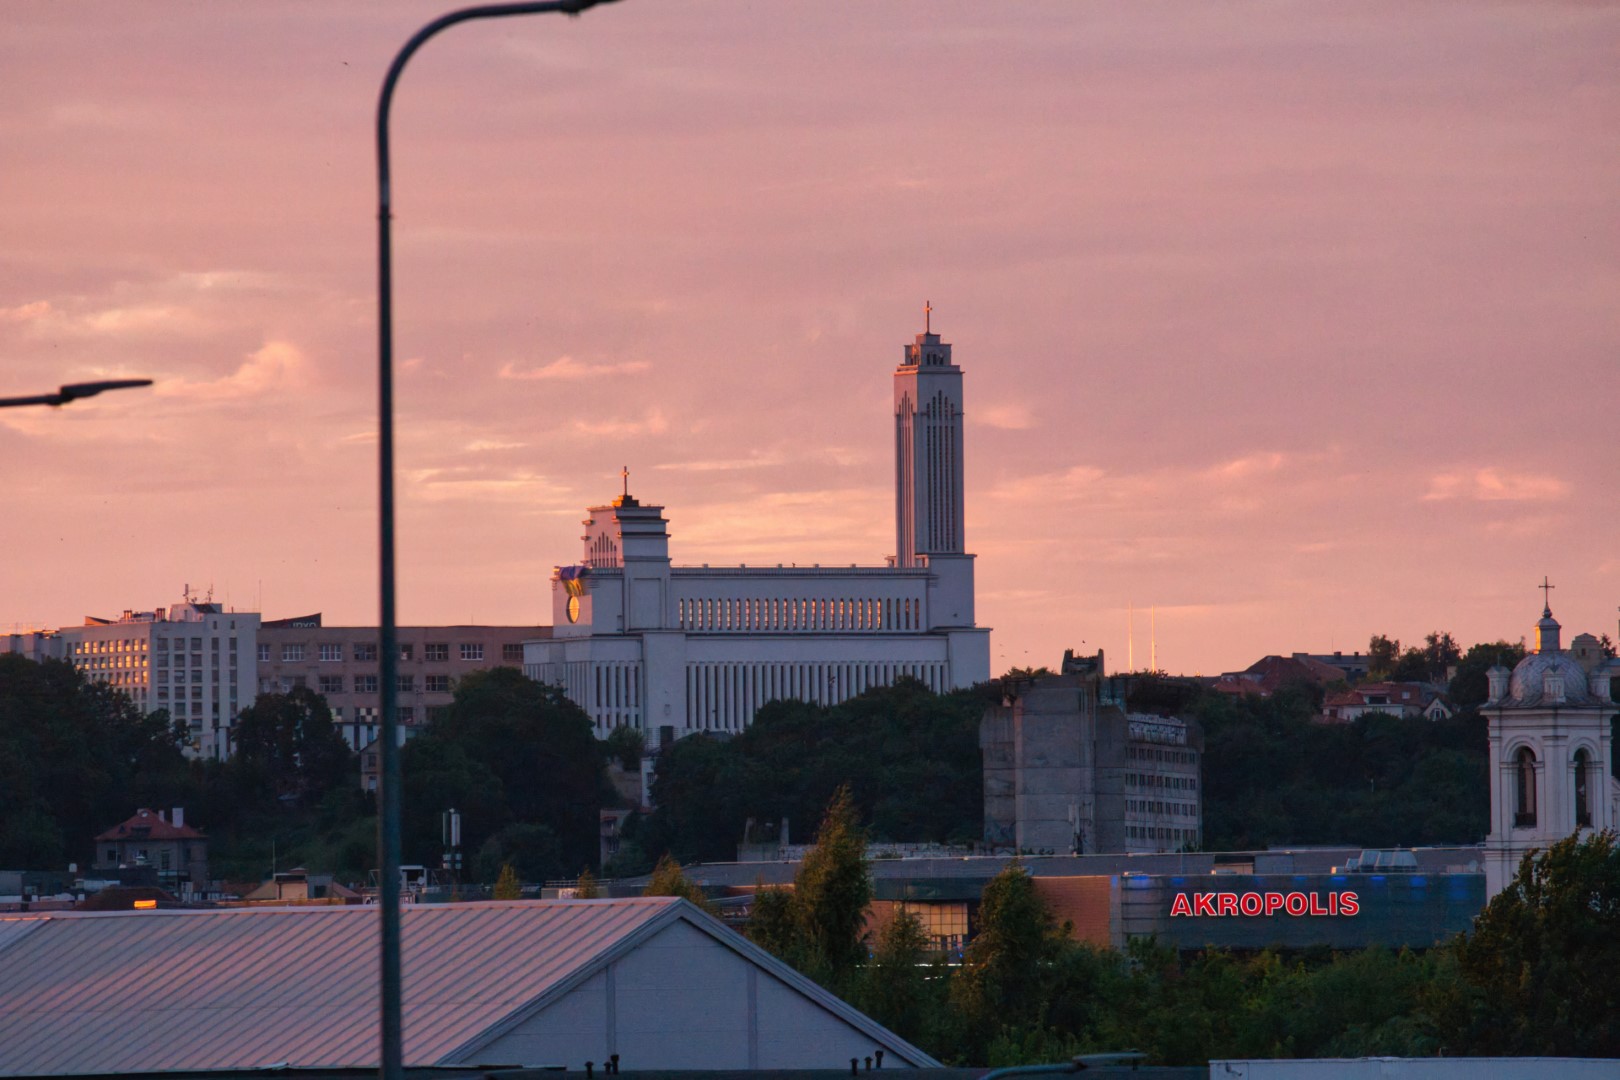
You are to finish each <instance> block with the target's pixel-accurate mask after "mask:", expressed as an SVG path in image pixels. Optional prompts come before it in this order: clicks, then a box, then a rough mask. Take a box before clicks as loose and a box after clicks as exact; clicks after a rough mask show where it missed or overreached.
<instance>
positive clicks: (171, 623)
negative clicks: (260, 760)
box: [0, 590, 259, 759]
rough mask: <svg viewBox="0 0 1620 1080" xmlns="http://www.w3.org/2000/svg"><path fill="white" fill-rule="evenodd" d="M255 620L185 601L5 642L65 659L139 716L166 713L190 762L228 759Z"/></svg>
mask: <svg viewBox="0 0 1620 1080" xmlns="http://www.w3.org/2000/svg"><path fill="white" fill-rule="evenodd" d="M258 628H259V616H258V615H257V614H256V613H253V612H242V611H226V610H225V609H224V607H223V606H222V605H220V604H215V603H212V602H209V601H203V600H196V599H193V598H192V597H191V596H190V594H189V590H188V592H187V596H186V599H185V600H184V601H182V602H181V603H178V604H175V605H174V606H173V607H170V608H155V609H153V610H151V611H125V612H124V613H123V614H122V615H121V616H119V617H118V618H116V619H102V618H97V617H95V616H86V617H85V620H84V625H83V626H65V627H63V628H61V629H60V630H50V631H39V632H36V633H33V634H26V635H11V636H10V640H9V641H5V640H0V645H5V646H6V651H11V652H21V653H24V654H25V655H28V656H30V657H31V658H33V659H36V660H44V659H60V660H66V661H68V662H69V663H71V664H72V665H73V666H74V667H76V668H78V669H79V670H80V671H81V672H83V674H84V677H85V678H86V679H88V680H90V681H92V682H98V683H104V684H106V685H108V686H112V687H115V688H117V689H119V690H122V691H123V692H124V693H126V694H128V695H129V697H130V700H131V701H133V702H134V703H135V706H136V707H137V708H138V709H140V710H141V711H142V712H153V711H156V710H158V709H167V710H168V711H169V715H170V716H171V717H173V718H174V719H176V720H179V721H182V722H184V723H185V725H186V726H187V727H188V728H189V729H190V731H191V746H190V750H191V752H192V753H193V754H194V755H197V756H201V757H208V758H216V759H219V758H226V757H229V756H230V754H231V725H232V723H234V721H235V719H236V715H237V713H239V712H241V711H242V710H243V709H245V708H246V707H247V706H249V705H251V704H252V703H253V697H254V693H255V688H256V687H257V685H258V682H257V680H258V674H257V671H256V656H257V654H256V651H255V635H256V634H257V631H258Z"/></svg>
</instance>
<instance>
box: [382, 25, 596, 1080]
mask: <svg viewBox="0 0 1620 1080" xmlns="http://www.w3.org/2000/svg"><path fill="white" fill-rule="evenodd" d="M608 2H611V0H551V2H547V3H519V4H485V5H481V6H479V7H469V8H462V9H461V10H459V11H452V12H449V13H448V14H445V15H441V16H439V17H438V18H437V19H434V20H433V21H432V22H430V23H428V24H427V25H426V26H424V27H422V28H421V29H420V30H418V31H417V32H416V33H415V34H414V35H412V36H411V39H410V40H409V41H407V42H406V43H405V45H404V47H403V48H401V49H400V50H399V53H398V54H397V55H395V57H394V62H393V63H392V64H390V65H389V67H388V74H387V75H386V76H385V77H384V78H383V84H382V92H381V94H380V95H379V96H378V98H377V474H378V475H377V519H378V546H377V555H378V558H377V562H378V571H379V577H380V581H379V586H380V587H379V592H380V595H381V604H380V608H381V610H380V613H379V619H378V621H379V622H380V624H381V625H380V626H379V635H378V636H379V640H378V643H377V647H378V649H380V650H381V652H382V655H381V657H380V658H379V663H378V678H379V679H380V680H381V683H382V734H381V742H382V747H381V750H382V754H381V758H380V760H379V764H380V767H381V772H382V783H381V789H382V790H381V805H380V806H379V808H378V811H379V812H378V815H377V852H378V857H379V858H378V861H379V862H380V863H381V870H380V878H381V880H380V881H379V882H378V890H377V906H378V907H379V908H380V909H381V916H382V973H381V982H380V986H379V990H380V996H381V999H382V1000H381V1014H382V1015H381V1030H382V1056H381V1058H380V1064H379V1068H378V1075H380V1076H381V1077H382V1078H383V1080H403V1077H404V1075H405V1052H404V1050H405V1040H404V1024H403V1022H402V1017H401V1015H400V999H401V993H400V991H401V972H400V955H399V954H400V948H399V946H400V917H399V861H400V825H399V818H400V804H401V785H400V775H399V738H398V732H399V710H398V707H397V703H396V701H395V700H394V693H395V690H396V688H397V685H398V681H399V680H398V669H399V628H398V625H397V623H396V620H395V612H394V276H393V244H392V227H391V221H392V219H393V193H392V190H391V188H390V179H389V162H388V112H389V108H390V107H391V106H392V104H393V100H394V86H395V84H397V83H398V82H399V76H400V74H401V73H402V72H403V71H404V70H405V64H406V62H407V61H409V60H410V58H411V57H412V56H413V55H414V54H415V53H416V51H417V50H418V49H420V48H421V47H422V46H423V45H425V44H426V43H427V41H428V39H429V38H431V37H433V36H434V35H435V34H437V33H438V32H439V31H441V30H444V29H447V28H448V27H451V26H454V25H455V24H456V23H462V22H470V21H471V20H473V19H497V18H502V17H505V16H508V15H541V14H545V13H547V12H560V13H562V14H564V15H578V14H579V13H580V12H582V11H584V10H586V9H587V8H591V7H595V6H597V4H599V3H608Z"/></svg>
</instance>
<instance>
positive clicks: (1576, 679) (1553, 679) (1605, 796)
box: [1483, 609, 1620, 898]
mask: <svg viewBox="0 0 1620 1080" xmlns="http://www.w3.org/2000/svg"><path fill="white" fill-rule="evenodd" d="M1612 665H1613V662H1612V661H1600V662H1598V663H1594V664H1591V665H1590V671H1589V670H1588V669H1587V667H1586V666H1583V664H1582V663H1580V662H1579V661H1577V660H1576V658H1575V657H1574V656H1573V655H1571V654H1570V653H1569V652H1566V651H1565V650H1563V649H1562V648H1560V647H1559V625H1558V622H1557V620H1555V619H1554V618H1553V617H1552V611H1551V609H1546V610H1544V611H1543V612H1542V617H1541V621H1540V622H1538V623H1537V624H1536V651H1535V652H1533V653H1531V654H1530V655H1529V656H1526V657H1525V658H1524V659H1523V660H1521V661H1519V663H1518V665H1517V666H1516V667H1515V668H1514V669H1513V671H1512V672H1511V673H1509V672H1508V670H1507V669H1506V668H1504V667H1500V666H1498V667H1493V668H1492V669H1491V670H1490V672H1489V673H1488V674H1487V678H1488V679H1489V683H1490V692H1489V697H1488V700H1487V701H1486V703H1485V707H1484V710H1483V711H1484V713H1485V715H1486V718H1487V719H1488V721H1489V724H1490V753H1491V832H1490V835H1489V836H1488V837H1486V839H1485V894H1486V897H1487V898H1489V897H1492V896H1495V895H1496V894H1497V893H1499V892H1501V891H1502V889H1503V888H1504V887H1505V886H1506V885H1507V884H1508V882H1510V881H1512V880H1513V875H1514V874H1515V873H1516V872H1517V871H1518V868H1519V863H1520V861H1521V860H1522V859H1523V858H1524V856H1525V854H1526V853H1527V852H1529V851H1530V850H1531V849H1532V848H1545V847H1547V846H1548V845H1550V844H1553V843H1556V842H1557V841H1559V840H1562V839H1564V838H1565V837H1567V836H1570V835H1572V834H1574V833H1577V832H1578V833H1580V834H1581V835H1583V836H1584V835H1587V834H1589V833H1591V832H1593V831H1594V830H1596V831H1601V830H1603V829H1613V828H1615V827H1616V826H1617V825H1620V783H1617V782H1616V781H1615V780H1614V778H1613V777H1612V775H1611V772H1610V763H1611V761H1612V760H1613V758H1612V754H1613V746H1612V739H1611V735H1610V727H1609V719H1610V717H1612V716H1613V715H1614V714H1615V711H1616V709H1615V705H1614V703H1613V701H1612V699H1611V697H1610V693H1609V687H1610V681H1611V669H1612Z"/></svg>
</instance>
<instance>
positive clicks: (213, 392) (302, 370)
mask: <svg viewBox="0 0 1620 1080" xmlns="http://www.w3.org/2000/svg"><path fill="white" fill-rule="evenodd" d="M312 373H313V369H312V367H311V365H310V363H309V360H308V358H307V357H305V356H304V353H303V351H302V350H300V349H299V348H298V346H296V345H294V344H293V343H292V342H290V341H267V342H265V344H264V347H263V348H261V349H259V350H258V351H257V352H253V353H250V354H249V355H248V358H247V359H246V360H245V361H243V363H242V366H241V367H239V368H237V369H236V371H234V372H233V373H231V374H230V375H227V376H225V377H224V378H221V379H213V380H207V381H192V380H189V379H164V380H162V381H160V382H159V383H158V384H157V392H158V393H159V394H161V395H163V396H165V397H178V398H194V399H198V400H209V401H218V400H223V399H229V398H250V397H259V396H262V395H264V394H267V393H271V392H273V391H276V390H283V389H297V388H300V387H304V386H307V385H309V383H310V381H311V379H312ZM373 437H375V436H373Z"/></svg>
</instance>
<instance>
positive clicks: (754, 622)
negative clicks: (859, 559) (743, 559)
mask: <svg viewBox="0 0 1620 1080" xmlns="http://www.w3.org/2000/svg"><path fill="white" fill-rule="evenodd" d="M676 618H677V620H678V625H679V627H680V629H682V630H708V631H714V630H729V631H763V632H770V631H796V630H865V631H877V630H891V631H893V630H921V629H922V622H923V615H922V601H921V600H918V599H913V598H911V597H902V598H899V599H884V598H869V599H841V600H823V599H819V598H817V599H802V598H787V597H759V598H745V599H733V598H729V597H715V598H701V599H688V600H681V601H680V602H679V603H678V605H677V610H676Z"/></svg>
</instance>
